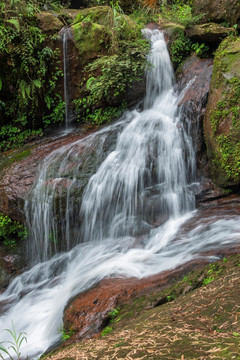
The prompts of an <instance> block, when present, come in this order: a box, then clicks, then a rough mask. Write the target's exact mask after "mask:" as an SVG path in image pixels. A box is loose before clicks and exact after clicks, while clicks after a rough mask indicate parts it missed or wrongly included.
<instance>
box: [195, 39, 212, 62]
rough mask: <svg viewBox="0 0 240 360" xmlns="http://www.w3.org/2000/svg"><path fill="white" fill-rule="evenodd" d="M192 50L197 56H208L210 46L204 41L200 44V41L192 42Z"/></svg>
mask: <svg viewBox="0 0 240 360" xmlns="http://www.w3.org/2000/svg"><path fill="white" fill-rule="evenodd" d="M192 50H193V51H194V52H195V53H196V55H197V56H199V57H200V58H204V57H206V56H207V53H208V51H209V47H208V46H207V45H206V44H204V43H202V44H199V43H198V42H196V43H194V44H192Z"/></svg>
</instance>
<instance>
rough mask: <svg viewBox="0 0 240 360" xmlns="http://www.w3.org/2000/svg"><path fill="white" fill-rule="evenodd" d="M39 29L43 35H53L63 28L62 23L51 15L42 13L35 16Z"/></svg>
mask: <svg viewBox="0 0 240 360" xmlns="http://www.w3.org/2000/svg"><path fill="white" fill-rule="evenodd" d="M37 19H38V22H39V27H40V29H41V30H42V31H43V33H44V34H47V35H54V34H56V33H57V32H58V31H60V30H61V28H62V27H63V23H62V22H61V21H60V20H59V19H58V18H57V17H56V16H54V15H53V14H52V13H50V12H46V11H42V12H40V13H39V14H37Z"/></svg>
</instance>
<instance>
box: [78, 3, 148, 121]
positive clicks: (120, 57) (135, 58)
mask: <svg viewBox="0 0 240 360" xmlns="http://www.w3.org/2000/svg"><path fill="white" fill-rule="evenodd" d="M111 5H112V11H111V12H110V13H109V18H108V24H107V22H106V32H109V33H110V34H111V44H110V47H109V48H108V54H107V55H102V56H99V57H98V58H97V59H96V60H94V61H92V62H90V63H88V64H87V65H86V66H85V68H84V74H85V77H84V78H83V80H82V83H81V84H80V91H79V98H78V99H76V100H75V101H74V104H75V107H76V110H77V113H78V119H79V120H80V121H90V122H91V123H94V124H101V123H103V122H108V121H111V120H112V119H114V118H115V117H117V116H119V115H120V114H121V112H122V111H123V110H124V109H125V106H126V105H125V101H124V100H127V99H126V93H127V91H128V89H130V88H131V87H132V85H133V83H134V82H137V81H139V80H141V79H142V78H143V74H144V71H145V68H146V55H147V52H148V50H149V44H148V43H147V42H146V41H145V40H143V39H142V36H141V32H140V28H138V27H137V25H136V24H135V22H133V23H132V21H131V20H130V19H129V18H128V19H127V18H126V17H125V15H124V14H123V13H122V10H121V8H120V7H119V4H118V2H115V3H114V4H113V3H111ZM86 14H87V13H86ZM83 16H84V15H81V17H79V18H78V20H80V21H84V28H85V27H86V25H85V24H86V21H87V22H88V24H89V23H90V24H91V22H92V21H97V16H96V14H95V13H92V14H91V13H89V14H88V15H86V16H87V20H86V17H85V18H84V17H83ZM120 100H121V101H120ZM119 103H121V105H120V106H119V105H118V104H119Z"/></svg>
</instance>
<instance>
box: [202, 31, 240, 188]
mask: <svg viewBox="0 0 240 360" xmlns="http://www.w3.org/2000/svg"><path fill="white" fill-rule="evenodd" d="M212 99H213V102H212ZM214 99H217V102H216V106H215V107H214V101H215V100H214ZM209 104H210V108H209V110H208V116H209V122H210V124H209V125H210V129H211V131H210V133H206V132H205V136H206V139H207V145H208V155H209V158H210V159H211V161H212V173H213V177H214V179H215V181H216V183H217V184H218V185H220V186H229V185H236V184H239V182H240V39H239V38H234V37H230V38H227V39H225V40H224V41H223V42H222V43H221V45H220V47H219V49H218V50H217V52H216V55H215V59H214V69H213V76H212V84H211V93H210V101H209Z"/></svg>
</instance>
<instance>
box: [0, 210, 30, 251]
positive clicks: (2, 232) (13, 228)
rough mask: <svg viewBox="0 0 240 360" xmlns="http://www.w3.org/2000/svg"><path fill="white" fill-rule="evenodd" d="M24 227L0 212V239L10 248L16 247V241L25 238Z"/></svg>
mask: <svg viewBox="0 0 240 360" xmlns="http://www.w3.org/2000/svg"><path fill="white" fill-rule="evenodd" d="M26 235H27V233H26V229H25V227H24V225H22V224H20V223H19V222H18V221H14V220H12V219H10V218H9V217H8V216H4V215H3V214H0V241H2V242H3V244H4V245H5V246H8V247H10V248H14V247H16V244H17V241H21V240H24V239H25V238H26Z"/></svg>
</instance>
